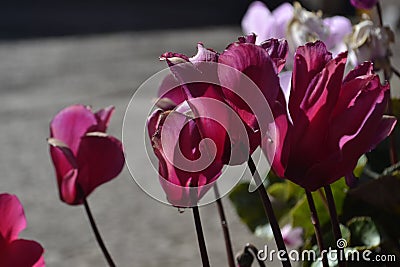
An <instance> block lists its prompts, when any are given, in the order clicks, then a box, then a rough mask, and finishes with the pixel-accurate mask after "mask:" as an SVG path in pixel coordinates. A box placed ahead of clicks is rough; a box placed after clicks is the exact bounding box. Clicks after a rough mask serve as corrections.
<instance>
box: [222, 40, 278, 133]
mask: <svg viewBox="0 0 400 267" xmlns="http://www.w3.org/2000/svg"><path fill="white" fill-rule="evenodd" d="M219 63H221V64H225V65H228V66H230V67H232V68H234V69H236V70H238V71H240V72H241V73H243V74H245V75H247V76H248V77H249V78H250V79H251V80H252V81H253V82H254V83H255V84H256V85H257V87H258V88H259V89H260V91H261V92H262V94H263V95H264V97H265V99H266V100H267V101H268V103H269V104H270V105H272V104H273V103H274V102H275V100H276V97H277V95H278V91H279V78H278V76H277V69H276V67H275V63H274V62H273V61H272V59H271V57H270V56H269V55H268V53H267V52H266V51H265V50H264V49H263V48H261V47H259V46H256V45H253V44H248V43H243V44H236V45H232V46H230V47H229V48H228V49H227V50H225V51H224V52H223V53H222V54H221V55H220V57H219ZM218 76H219V78H220V80H221V84H223V85H224V87H226V89H224V95H225V97H226V99H227V100H228V101H229V102H230V103H231V104H232V105H233V106H235V107H236V108H237V109H240V110H243V111H247V112H250V108H249V106H248V105H247V104H246V103H245V102H244V101H243V99H241V98H239V97H238V95H236V94H235V92H239V91H240V89H239V87H240V86H241V83H242V82H243V81H242V79H243V77H241V76H239V75H238V74H235V73H233V72H228V71H226V70H224V69H219V73H218ZM249 93H251V92H249ZM250 113H251V112H250ZM249 126H251V125H249Z"/></svg>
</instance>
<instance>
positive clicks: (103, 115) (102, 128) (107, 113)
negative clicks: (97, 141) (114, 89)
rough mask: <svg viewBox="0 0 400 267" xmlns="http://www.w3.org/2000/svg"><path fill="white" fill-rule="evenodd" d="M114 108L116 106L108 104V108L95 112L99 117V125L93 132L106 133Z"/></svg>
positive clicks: (97, 117)
mask: <svg viewBox="0 0 400 267" xmlns="http://www.w3.org/2000/svg"><path fill="white" fill-rule="evenodd" d="M114 110H115V108H114V106H108V107H106V108H103V109H100V110H99V111H97V112H96V113H95V114H94V115H95V116H96V119H97V127H96V129H94V130H93V132H103V133H105V132H106V131H107V127H108V123H109V122H110V119H111V116H112V114H113V113H114Z"/></svg>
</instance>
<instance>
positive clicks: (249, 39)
mask: <svg viewBox="0 0 400 267" xmlns="http://www.w3.org/2000/svg"><path fill="white" fill-rule="evenodd" d="M256 38H257V35H256V34H255V33H249V34H247V35H245V36H240V37H238V42H239V43H250V44H255V43H256ZM228 48H229V46H228V47H227V49H228Z"/></svg>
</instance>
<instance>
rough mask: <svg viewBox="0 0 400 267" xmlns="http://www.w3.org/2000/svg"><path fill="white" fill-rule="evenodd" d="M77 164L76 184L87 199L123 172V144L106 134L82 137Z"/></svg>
mask: <svg viewBox="0 0 400 267" xmlns="http://www.w3.org/2000/svg"><path fill="white" fill-rule="evenodd" d="M77 162H78V166H79V170H78V178H77V181H76V183H77V186H79V187H80V189H81V190H82V192H83V195H84V197H87V196H88V195H89V194H90V193H91V192H92V191H93V190H94V189H95V188H96V187H97V186H99V185H101V184H103V183H106V182H108V181H110V180H112V179H113V178H115V177H116V176H117V175H118V174H119V173H120V172H121V171H122V168H123V166H124V162H125V158H124V153H123V149H122V144H121V142H120V141H119V140H118V139H116V138H114V137H112V136H107V135H106V134H104V133H100V132H98V133H89V134H87V135H85V136H84V137H82V141H81V144H80V146H79V152H78V155H77ZM80 201H81V200H80Z"/></svg>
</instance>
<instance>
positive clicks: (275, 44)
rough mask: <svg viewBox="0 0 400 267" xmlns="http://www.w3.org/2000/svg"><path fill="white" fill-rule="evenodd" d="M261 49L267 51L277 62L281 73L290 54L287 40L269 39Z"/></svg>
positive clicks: (262, 44)
mask: <svg viewBox="0 0 400 267" xmlns="http://www.w3.org/2000/svg"><path fill="white" fill-rule="evenodd" d="M261 47H262V48H264V49H265V51H267V53H268V55H269V56H270V57H271V58H272V60H273V61H274V62H275V65H276V67H277V69H278V72H280V71H281V70H282V69H283V67H284V66H285V62H286V57H287V55H288V53H289V46H288V43H287V41H286V40H285V39H274V38H271V39H268V40H266V41H264V42H262V43H261Z"/></svg>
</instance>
